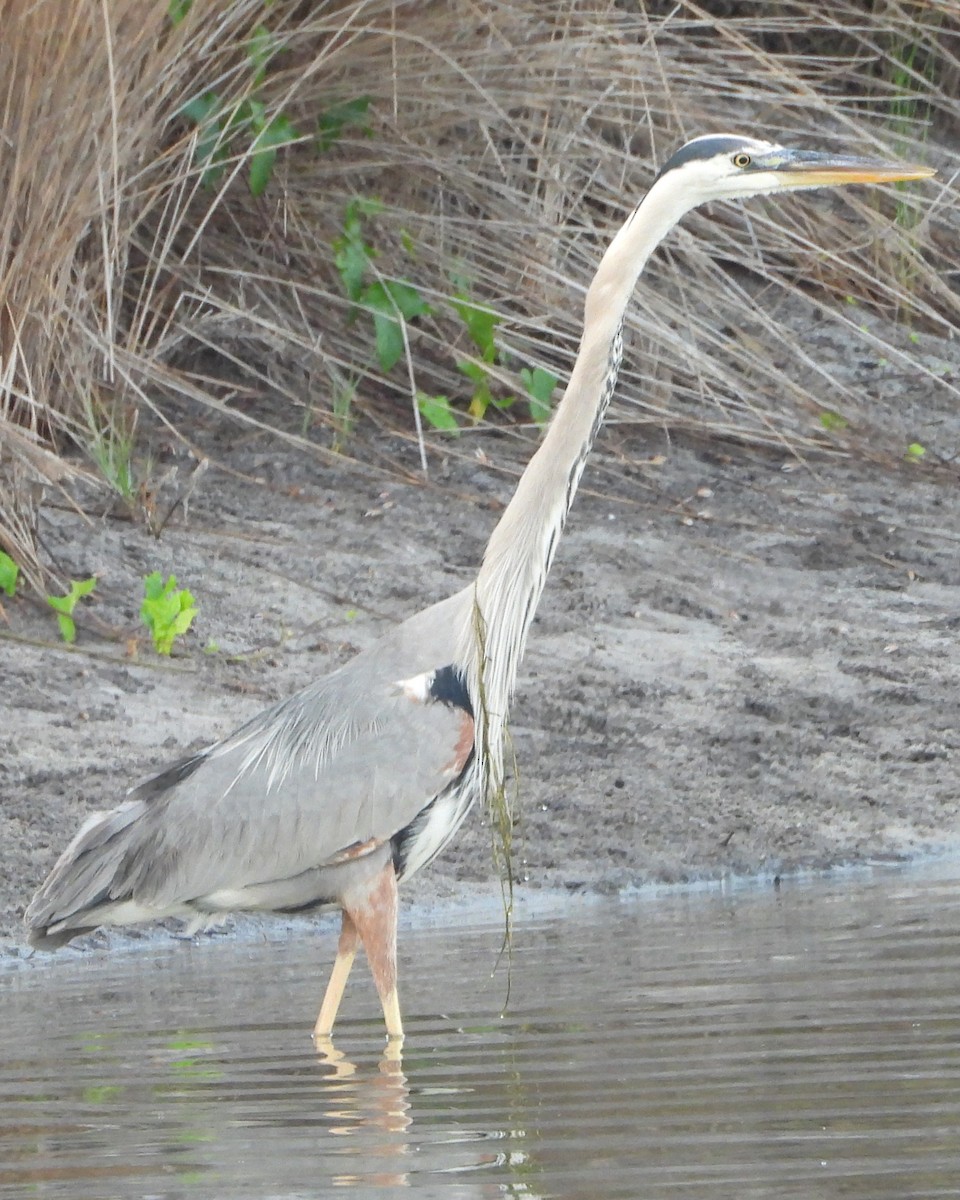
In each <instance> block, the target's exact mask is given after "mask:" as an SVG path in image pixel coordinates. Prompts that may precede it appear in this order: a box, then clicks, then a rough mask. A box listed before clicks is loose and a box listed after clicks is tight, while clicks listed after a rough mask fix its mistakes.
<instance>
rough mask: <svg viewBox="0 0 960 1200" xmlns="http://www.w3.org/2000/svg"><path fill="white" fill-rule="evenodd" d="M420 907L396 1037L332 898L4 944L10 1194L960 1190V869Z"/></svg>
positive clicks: (0, 1066) (853, 1198)
mask: <svg viewBox="0 0 960 1200" xmlns="http://www.w3.org/2000/svg"><path fill="white" fill-rule="evenodd" d="M557 910H558V912H559V911H562V912H563V913H564V914H565V915H562V916H561V915H551V916H548V917H543V916H541V917H538V918H534V917H529V916H528V917H522V918H521V920H520V922H519V924H518V929H517V934H516V944H515V949H514V955H513V969H512V978H511V994H510V1004H509V1007H508V1009H507V1011H506V1013H505V1015H503V1016H501V1015H500V1010H501V1006H502V1004H503V1001H504V995H505V988H506V974H505V972H504V970H503V969H502V968H501V970H500V971H499V972H498V973H497V974H496V975H492V970H493V967H494V964H495V962H496V959H497V952H498V949H499V945H500V937H501V930H500V928H499V926H498V925H497V924H496V923H495V922H491V921H490V920H489V919H488V918H487V917H486V916H485V915H483V914H481V915H480V918H478V919H480V921H481V923H479V924H473V925H471V924H470V923H469V918H468V917H465V916H464V913H463V912H459V913H458V914H457V915H456V920H455V921H454V922H453V923H447V924H445V925H444V924H441V925H439V926H437V927H434V928H425V927H422V926H421V927H420V928H416V927H415V928H407V929H405V930H403V931H402V934H401V971H402V975H401V981H402V992H401V997H402V1000H403V1004H404V1012H405V1018H406V1024H407V1041H406V1044H405V1046H404V1050H403V1054H402V1059H398V1058H396V1057H390V1056H387V1055H385V1054H384V1053H383V1042H382V1035H381V1030H382V1025H381V1018H380V1016H379V1010H378V1008H377V1004H376V999H375V996H374V993H373V989H372V986H371V985H370V982H369V978H368V976H367V974H366V967H365V964H363V963H362V962H358V964H357V967H356V968H355V970H354V974H353V978H352V979H351V986H350V988H349V990H348V993H347V996H346V999H345V1001H344V1008H343V1011H342V1013H341V1020H340V1024H339V1025H338V1030H337V1034H338V1036H337V1039H336V1049H335V1050H334V1051H328V1052H326V1053H320V1054H318V1053H317V1051H316V1050H315V1049H314V1047H313V1045H312V1042H311V1040H310V1038H309V1036H308V1034H309V1029H310V1026H311V1024H312V1021H313V1018H314V1016H315V1013H316V1007H317V1004H318V1002H319V998H320V994H321V992H322V988H323V983H324V981H325V975H326V971H327V969H328V966H329V962H330V960H331V958H332V954H333V948H334V942H335V933H334V928H333V925H332V924H331V925H325V926H323V927H322V929H321V930H320V932H304V933H300V934H298V935H297V936H296V937H294V938H288V939H286V940H282V941H264V940H259V941H258V940H252V939H250V938H247V939H246V940H243V939H241V940H235V939H221V940H218V941H210V940H206V941H202V942H199V943H196V944H194V943H172V944H170V945H160V946H157V945H156V944H154V945H151V946H145V947H143V948H140V949H136V950H126V951H123V952H120V953H114V954H100V953H95V954H86V955H84V956H82V957H81V956H74V957H73V958H61V957H59V956H58V958H57V959H55V960H53V961H50V962H45V963H44V965H43V966H38V967H36V968H35V967H33V966H31V965H29V964H28V965H27V966H25V967H21V968H18V969H9V970H4V971H2V972H0V1013H2V1029H3V1045H4V1054H3V1059H2V1061H0V1196H8V1195H9V1196H18V1197H19V1196H40V1197H47V1196H49V1197H70V1198H71V1200H73V1198H76V1200H84V1198H87V1197H96V1198H97V1200H108V1198H110V1197H118V1198H121V1197H122V1198H124V1200H127V1198H130V1197H143V1198H146V1197H151V1198H157V1200H160V1198H163V1200H173V1198H181V1197H183V1198H186V1197H197V1198H205V1197H211V1198H212V1197H217V1198H222V1200H232V1198H234V1197H264V1198H266V1197H270V1198H273V1197H276V1198H280V1197H283V1198H284V1200H293V1198H298V1200H299V1198H307V1197H311V1198H312V1197H325V1196H331V1195H337V1194H340V1191H341V1190H345V1194H352V1195H355V1196H358V1197H361V1196H383V1195H390V1194H394V1193H397V1192H398V1191H399V1190H400V1189H402V1190H403V1192H404V1193H405V1194H406V1193H409V1194H411V1195H412V1196H416V1197H421V1198H424V1197H444V1198H445V1200H456V1198H463V1200H480V1198H484V1200H486V1198H488V1197H489V1198H493V1197H503V1196H522V1197H531V1198H532V1197H564V1198H579V1197H582V1198H583V1200H599V1198H604V1197H623V1198H624V1200H626V1198H629V1200H646V1198H657V1197H665V1198H676V1200H684V1198H687V1197H706V1198H710V1200H717V1198H721V1200H722V1198H726V1197H730V1198H733V1197H736V1198H737V1200H754V1198H756V1200H760V1198H763V1200H772V1198H786V1197H789V1198H791V1200H801V1198H803V1200H806V1198H810V1200H814V1198H815V1200H825V1198H827V1200H829V1198H833V1197H837V1198H843V1200H912V1198H919V1197H946V1196H950V1197H956V1196H957V1195H960V1016H958V998H957V997H958V990H960V943H958V938H957V932H958V927H960V887H958V882H957V879H955V878H953V877H951V875H950V873H949V872H948V871H945V870H944V869H943V868H940V869H939V870H937V871H936V872H933V871H926V872H919V871H917V870H916V869H914V870H911V871H904V872H898V871H892V870H891V871H885V872H880V873H875V874H873V875H872V876H869V877H865V876H862V875H861V876H852V875H851V876H848V877H845V878H839V879H835V880H833V881H829V882H822V881H821V882H813V883H803V884H800V883H789V884H785V885H784V886H783V887H782V888H781V889H780V890H774V889H773V888H772V887H761V886H757V887H754V888H744V889H737V890H734V891H732V892H731V891H721V890H719V889H713V890H711V889H701V890H699V891H695V892H688V893H680V892H664V891H662V892H659V893H652V894H650V895H647V896H641V897H637V898H634V899H632V900H630V901H614V900H608V901H597V900H594V901H587V900H583V899H580V898H577V897H571V898H570V900H569V902H565V903H564V904H563V905H562V906H557Z"/></svg>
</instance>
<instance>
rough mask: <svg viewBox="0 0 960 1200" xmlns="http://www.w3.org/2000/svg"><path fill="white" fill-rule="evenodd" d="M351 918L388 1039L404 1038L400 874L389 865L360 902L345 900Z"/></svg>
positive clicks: (345, 906) (390, 863)
mask: <svg viewBox="0 0 960 1200" xmlns="http://www.w3.org/2000/svg"><path fill="white" fill-rule="evenodd" d="M347 912H349V913H350V917H351V919H352V921H353V923H354V925H355V927H356V929H357V932H358V933H359V935H360V941H361V942H363V948H364V950H365V951H366V953H367V962H369V964H370V970H371V973H372V974H373V982H374V983H375V984H376V988H377V994H378V995H379V996H380V1004H381V1005H382V1006H383V1019H384V1021H385V1022H386V1026H387V1037H389V1038H402V1037H403V1021H402V1020H401V1018H400V1000H399V997H398V996H397V874H396V871H395V870H394V869H393V863H392V862H388V863H387V864H386V866H385V867H384V868H383V870H382V871H381V872H380V874H379V875H378V876H377V877H376V879H375V880H374V881H373V883H372V885H371V886H370V888H369V890H367V891H365V892H364V895H363V897H362V898H361V899H359V900H358V901H353V902H351V901H350V900H348V899H345V900H344V915H346V913H347Z"/></svg>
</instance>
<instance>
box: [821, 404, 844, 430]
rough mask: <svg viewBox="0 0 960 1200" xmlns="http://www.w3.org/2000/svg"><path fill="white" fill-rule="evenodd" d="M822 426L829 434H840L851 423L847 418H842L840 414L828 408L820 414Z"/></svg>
mask: <svg viewBox="0 0 960 1200" xmlns="http://www.w3.org/2000/svg"><path fill="white" fill-rule="evenodd" d="M820 424H821V425H822V426H823V427H824V429H826V430H827V432H828V433H840V432H841V431H842V430H844V429H846V428H847V426H848V425H849V424H850V422H849V421H848V420H847V418H846V417H844V416H841V414H840V413H838V412H833V411H832V410H831V409H829V408H826V409H824V410H823V412H822V413H821V414H820Z"/></svg>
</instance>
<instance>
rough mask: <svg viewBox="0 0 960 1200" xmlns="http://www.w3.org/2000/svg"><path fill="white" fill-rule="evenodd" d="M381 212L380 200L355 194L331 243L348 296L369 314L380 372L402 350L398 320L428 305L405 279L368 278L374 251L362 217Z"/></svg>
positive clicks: (427, 309)
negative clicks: (336, 236)
mask: <svg viewBox="0 0 960 1200" xmlns="http://www.w3.org/2000/svg"><path fill="white" fill-rule="evenodd" d="M381 212H383V204H382V203H381V201H379V200H377V199H375V198H373V199H371V198H369V197H365V196H357V197H355V198H354V199H353V200H351V201H350V203H349V204H348V205H347V207H346V209H345V211H344V214H343V227H342V232H341V234H340V236H339V237H338V238H337V239H336V240H335V241H334V243H333V253H334V260H333V261H334V264H335V265H336V268H337V271H338V272H339V274H340V280H341V282H342V283H343V290H344V291H345V292H346V293H347V296H348V297H349V298H350V300H352V301H353V303H354V304H356V305H357V306H358V307H360V308H365V309H366V310H367V311H368V312H370V313H371V314H372V316H373V330H374V348H375V352H376V356H377V362H378V363H379V364H380V369H381V370H382V371H384V372H387V371H390V370H392V369H393V367H395V366H396V365H397V363H398V362H399V361H400V359H401V358H402V357H403V353H404V344H405V343H404V338H403V327H402V325H401V321H411V320H413V318H414V317H421V316H425V315H426V314H427V313H429V312H430V306H429V305H428V304H427V302H426V300H424V298H423V297H422V296H421V295H420V293H419V292H418V291H417V289H416V287H414V285H413V284H412V283H410V282H409V281H407V280H405V279H377V278H375V279H372V280H370V279H369V278H368V276H369V275H371V274H375V272H374V271H373V262H374V259H375V258H376V257H377V251H376V250H375V249H374V247H373V246H371V245H370V244H369V243H368V242H367V241H366V238H365V235H364V221H366V220H367V219H368V218H369V217H374V216H377V215H378V214H379V213H381Z"/></svg>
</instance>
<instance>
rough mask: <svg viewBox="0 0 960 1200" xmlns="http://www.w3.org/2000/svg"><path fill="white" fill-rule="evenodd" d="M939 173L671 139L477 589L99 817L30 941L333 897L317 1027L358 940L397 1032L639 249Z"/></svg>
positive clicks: (594, 421) (599, 286) (493, 747)
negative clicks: (413, 930) (755, 212)
mask: <svg viewBox="0 0 960 1200" xmlns="http://www.w3.org/2000/svg"><path fill="white" fill-rule="evenodd" d="M932 174H933V171H931V170H929V169H928V168H926V167H919V166H899V165H897V164H892V163H884V162H876V161H872V160H869V159H861V158H850V157H845V156H837V155H833V154H819V153H808V152H805V151H799V150H788V149H784V148H783V147H782V146H777V145H772V144H771V143H769V142H762V141H757V140H756V139H754V138H748V137H738V136H734V135H728V134H718V135H708V136H705V137H699V138H696V139H695V140H694V141H692V142H688V143H687V144H686V145H685V146H683V147H682V148H681V149H680V150H678V151H677V152H676V154H674V155H673V157H672V158H671V159H669V161H668V162H667V163H666V165H665V166H664V168H663V170H662V171H660V173H659V175H657V177H656V179H655V180H654V183H653V185H652V187H651V188H650V190H649V191H648V192H647V194H646V196H645V197H644V198H643V200H642V201H641V202H640V203H639V204H638V205H637V207H636V208H635V209H634V210H633V212H632V213H631V214H630V216H629V217H628V219H627V221H626V223H625V224H624V226H623V228H622V229H621V230H620V232H619V233H618V234H617V235H616V237H615V238H614V239H613V242H612V243H611V244H610V247H609V248H608V250H607V252H606V253H605V254H604V256H603V259H602V260H601V262H600V266H599V268H598V270H597V273H596V276H595V277H594V280H593V282H592V283H591V285H590V288H589V290H588V292H587V297H586V308H585V315H584V327H583V336H582V339H581V342H580V349H579V353H578V354H577V359H576V362H575V363H574V365H573V370H572V372H571V375H570V381H569V383H568V385H567V389H566V392H565V393H564V396H563V399H562V401H561V403H560V405H559V406H558V408H557V411H556V413H555V414H554V417H553V420H552V422H551V424H550V427H549V429H548V431H547V434H546V436H545V437H544V439H543V443H542V444H541V446H540V448H539V449H538V450H537V452H536V453H535V454H534V456H533V457H532V459H531V460H530V462H529V464H528V465H527V468H526V470H525V471H524V473H523V475H522V476H521V479H520V482H519V483H518V485H517V490H516V492H515V494H514V496H513V499H512V500H511V501H510V503H509V504H508V506H507V508H506V510H505V511H504V513H503V516H502V517H501V518H500V521H499V522H498V523H497V526H496V528H495V529H494V531H493V534H492V535H491V537H490V541H489V543H488V544H487V548H486V552H485V553H484V556H483V562H482V565H481V567H480V570H479V573H478V575H477V578H476V580H475V581H474V582H473V583H472V584H470V586H469V587H466V588H464V589H463V591H460V592H457V594H456V595H454V596H451V597H449V598H448V599H446V600H442V601H441V602H440V603H439V604H434V605H433V606H432V607H430V608H427V609H425V610H424V611H422V612H420V613H417V614H416V615H415V616H413V617H411V618H410V619H409V620H407V621H404V622H403V624H401V625H398V626H397V627H396V628H394V629H392V630H390V632H389V633H387V634H385V635H384V636H383V637H382V638H380V639H379V640H378V641H377V642H375V643H374V644H373V645H372V646H370V647H369V649H367V650H365V651H363V652H362V653H361V654H358V655H357V656H356V657H355V658H353V659H352V660H351V661H350V662H348V663H347V664H346V665H344V666H342V667H340V668H339V669H338V670H336V671H334V672H332V673H331V674H329V675H327V676H325V677H324V678H323V679H320V680H319V681H318V682H316V683H313V684H311V685H310V686H309V687H307V688H305V689H304V690H303V691H301V692H299V693H298V694H297V695H295V696H292V697H291V698H290V699H288V700H284V701H282V702H281V703H279V704H277V705H274V706H273V707H272V708H269V709H267V710H266V711H265V712H263V713H261V714H260V715H259V716H257V717H254V718H253V720H251V721H249V722H247V724H246V725H244V726H243V727H242V728H241V729H239V730H238V731H237V732H236V733H234V734H232V735H231V736H230V737H228V738H225V739H224V740H223V741H221V742H217V743H216V744H215V745H212V746H210V747H208V748H207V749H206V750H201V751H200V752H199V753H197V754H194V755H192V756H190V757H189V758H185V759H183V760H182V761H180V762H177V763H175V764H174V765H173V766H170V767H168V768H167V769H166V770H165V771H162V772H161V773H160V774H159V775H156V776H154V777H153V778H152V779H148V780H147V781H146V782H145V783H141V784H139V785H138V786H137V787H135V788H133V789H132V790H131V791H130V792H129V793H128V797H127V799H126V801H125V802H124V803H123V804H121V805H120V806H119V807H118V808H115V809H113V810H112V811H111V812H107V813H101V814H97V815H95V816H92V817H91V818H90V819H89V820H88V821H87V822H86V824H84V825H83V827H82V828H81V829H80V831H79V833H78V834H77V835H76V837H75V838H74V839H73V841H72V842H71V843H70V845H69V846H68V847H67V849H66V851H65V852H64V854H63V855H62V857H61V858H60V860H59V861H58V862H57V864H56V866H55V867H54V868H53V870H52V871H51V873H50V875H49V877H48V878H47V880H46V882H45V883H44V884H43V886H42V887H41V888H40V890H39V891H38V892H37V894H36V896H35V897H34V898H33V900H32V902H31V904H30V906H29V908H28V909H27V912H26V917H25V920H26V923H27V925H28V926H29V929H30V939H31V941H32V942H33V943H34V944H35V945H38V946H47V947H50V948H53V947H56V946H58V945H60V944H62V943H64V942H66V941H69V940H70V939H71V938H73V937H76V936H77V934H79V933H83V932H85V931H87V930H90V929H92V928H95V927H96V926H98V925H128V924H133V923H135V922H140V921H146V920H155V919H159V918H163V917H168V916H177V917H184V918H188V919H191V920H193V921H194V922H196V923H197V924H198V925H199V924H201V923H204V922H206V921H209V920H211V919H215V918H216V917H217V915H218V914H222V913H225V912H231V911H269V912H279V913H301V912H306V911H310V910H315V909H318V908H322V907H325V906H337V907H339V908H340V909H341V910H342V914H343V915H342V926H341V932H340V941H339V946H338V949H337V956H336V960H335V962H334V965H333V970H332V973H331V976H330V980H329V983H328V985H327V990H326V993H325V995H324V998H323V1003H322V1005H321V1008H320V1015H319V1017H318V1018H317V1022H316V1026H315V1029H314V1033H315V1036H317V1037H318V1038H319V1037H324V1036H326V1035H329V1034H330V1032H331V1031H332V1029H333V1023H334V1020H335V1018H336V1015H337V1010H338V1008H339V1006H340V1000H341V997H342V995H343V989H344V985H345V983H346V981H347V976H348V974H349V972H350V968H351V966H352V963H353V959H354V956H355V954H356V951H357V948H358V946H359V945H360V944H361V943H362V945H363V947H364V949H365V950H366V954H367V958H368V960H369V962H370V967H371V970H372V973H373V978H374V982H375V984H376V987H377V991H378V993H379V996H380V1002H381V1004H382V1006H383V1015H384V1019H385V1021H386V1027H387V1035H388V1037H390V1038H399V1037H402V1034H403V1027H402V1023H401V1018H400V1005H399V1001H398V998H397V970H396V935H397V882H398V880H400V879H402V878H405V877H406V876H409V875H412V874H413V873H414V872H415V871H418V870H419V869H420V868H421V867H423V866H425V865H426V864H427V863H428V862H430V860H431V859H432V858H433V857H434V856H435V855H436V854H438V853H439V852H440V851H441V850H442V849H443V847H444V846H445V845H446V844H447V843H448V842H449V841H450V839H451V838H452V837H453V835H454V833H455V832H456V830H457V828H458V826H459V825H460V823H461V821H462V820H463V818H464V816H465V814H466V812H467V810H468V809H469V807H470V805H471V804H472V803H473V801H474V800H475V799H476V798H477V797H478V796H481V795H483V794H488V793H489V791H490V790H491V789H495V788H497V787H499V786H501V785H502V776H503V769H502V763H503V752H502V747H503V734H504V727H505V722H506V718H507V709H508V706H509V702H510V698H511V695H512V693H513V690H514V684H515V681H516V677H517V670H518V667H519V665H520V660H521V658H522V656H523V650H524V644H525V642H526V638H527V631H528V629H529V627H530V623H531V621H532V620H533V615H534V612H535V610H536V607H537V603H538V601H539V598H540V594H541V592H542V590H543V586H544V582H545V580H546V577H547V572H548V571H549V569H550V563H551V561H552V559H553V555H554V551H555V550H556V548H557V542H558V540H559V538H560V532H561V530H562V529H563V525H564V521H565V519H566V516H567V512H568V511H569V508H570V505H571V503H572V501H573V497H574V493H575V492H576V490H577V485H578V483H579V481H580V476H581V473H582V471H583V466H584V462H585V461H586V457H587V454H588V453H589V451H590V448H591V446H592V444H593V440H594V438H595V436H596V433H597V430H598V428H599V426H600V423H601V421H602V420H603V416H604V413H605V411H606V409H607V405H608V404H609V403H610V398H611V396H612V395H613V390H614V385H615V383H616V379H617V371H618V368H619V365H620V355H621V346H622V343H621V328H622V324H623V318H624V312H625V309H626V306H627V303H628V301H629V300H630V296H631V294H632V292H633V289H634V285H635V284H636V281H637V278H638V276H639V274H640V272H641V270H642V269H643V266H644V264H645V263H646V261H647V258H648V257H649V255H650V254H651V252H652V251H653V249H654V247H655V246H656V245H657V244H658V242H660V240H661V239H662V238H663V237H664V236H665V235H666V233H667V232H668V231H669V230H670V229H671V227H672V226H673V225H674V224H675V223H676V222H677V221H678V220H679V219H680V218H681V217H682V216H683V215H684V213H686V212H687V211H689V210H690V209H692V208H694V207H695V206H696V205H699V204H703V203H705V202H706V201H708V200H720V199H736V198H743V197H748V196H753V195H756V194H758V193H767V192H779V191H785V190H788V189H796V188H811V187H829V186H833V185H837V184H845V183H886V182H891V181H894V180H901V179H923V178H926V177H928V176H930V175H932Z"/></svg>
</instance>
